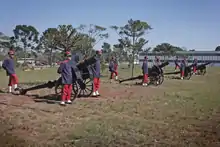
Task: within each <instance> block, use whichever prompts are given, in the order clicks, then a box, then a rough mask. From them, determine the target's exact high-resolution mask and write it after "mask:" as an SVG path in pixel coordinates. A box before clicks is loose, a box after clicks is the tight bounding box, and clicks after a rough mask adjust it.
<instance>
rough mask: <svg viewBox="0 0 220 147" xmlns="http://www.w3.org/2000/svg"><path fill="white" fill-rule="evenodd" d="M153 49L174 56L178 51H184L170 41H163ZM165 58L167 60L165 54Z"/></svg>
mask: <svg viewBox="0 0 220 147" xmlns="http://www.w3.org/2000/svg"><path fill="white" fill-rule="evenodd" d="M152 51H153V52H160V53H163V54H165V55H167V56H173V55H174V54H175V53H176V52H177V51H183V49H182V48H180V47H176V46H173V45H171V44H169V43H161V44H159V45H157V46H156V47H155V48H153V50H152ZM164 60H165V56H164Z"/></svg>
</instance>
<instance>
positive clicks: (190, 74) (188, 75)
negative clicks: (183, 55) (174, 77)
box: [184, 72, 192, 80]
mask: <svg viewBox="0 0 220 147" xmlns="http://www.w3.org/2000/svg"><path fill="white" fill-rule="evenodd" d="M191 76H192V72H189V73H188V74H187V75H186V76H185V77H184V79H186V80H189V79H190V78H191Z"/></svg>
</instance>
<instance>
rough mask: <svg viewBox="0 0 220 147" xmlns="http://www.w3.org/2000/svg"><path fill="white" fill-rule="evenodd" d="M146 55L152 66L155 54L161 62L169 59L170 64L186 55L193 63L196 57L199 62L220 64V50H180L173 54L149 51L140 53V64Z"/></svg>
mask: <svg viewBox="0 0 220 147" xmlns="http://www.w3.org/2000/svg"><path fill="white" fill-rule="evenodd" d="M146 55H147V56H148V62H149V64H150V66H152V63H153V61H154V59H155V56H158V57H159V58H160V61H161V62H164V61H168V62H169V63H170V64H169V66H174V65H175V64H174V61H175V59H176V57H177V56H178V57H179V58H180V59H181V58H182V57H186V58H187V61H188V63H192V62H193V60H194V58H197V60H198V63H199V64H201V63H205V62H208V61H211V62H212V64H210V66H220V51H178V52H176V53H175V54H174V55H172V56H170V55H169V54H166V53H154V52H148V53H147V54H146V53H140V54H139V63H140V64H142V63H143V60H144V57H145V56H146Z"/></svg>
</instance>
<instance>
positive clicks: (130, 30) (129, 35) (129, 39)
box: [111, 19, 152, 77]
mask: <svg viewBox="0 0 220 147" xmlns="http://www.w3.org/2000/svg"><path fill="white" fill-rule="evenodd" d="M111 28H112V29H114V30H115V31H116V32H117V34H118V35H119V36H120V37H121V39H122V40H123V44H124V45H125V46H126V49H127V52H128V53H129V54H130V55H131V56H130V57H131V58H132V60H131V61H132V77H133V75H134V61H135V57H136V56H137V55H138V53H139V52H140V51H141V50H142V49H143V47H144V45H145V44H147V43H148V41H147V40H145V39H144V38H143V37H144V35H145V34H146V33H147V31H148V30H151V29H152V28H151V26H150V25H149V24H148V23H147V22H144V21H141V20H133V19H130V20H128V23H127V24H126V25H124V26H122V27H118V26H111Z"/></svg>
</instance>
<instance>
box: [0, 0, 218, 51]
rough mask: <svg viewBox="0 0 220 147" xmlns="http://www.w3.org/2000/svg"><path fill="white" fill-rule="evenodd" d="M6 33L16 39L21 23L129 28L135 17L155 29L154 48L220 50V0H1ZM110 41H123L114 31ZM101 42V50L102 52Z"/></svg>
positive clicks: (1, 26) (43, 26)
mask: <svg viewBox="0 0 220 147" xmlns="http://www.w3.org/2000/svg"><path fill="white" fill-rule="evenodd" d="M0 3H1V5H0V31H1V32H3V33H5V34H7V35H12V30H13V28H14V27H15V26H16V25H17V24H27V25H33V26H35V27H36V28H37V29H38V30H39V31H40V32H42V31H44V30H45V29H46V28H48V27H56V26H58V25H59V24H72V25H73V26H78V25H79V24H97V25H101V26H104V27H107V28H108V27H109V26H111V25H124V24H126V22H127V20H128V19H130V18H133V19H140V20H142V21H147V22H148V23H149V24H150V25H151V26H152V27H153V30H151V31H150V32H149V33H148V34H147V35H146V36H145V37H146V39H148V40H149V43H148V46H150V47H154V46H155V45H157V44H160V43H163V42H169V43H171V44H173V45H177V46H180V47H186V48H188V49H196V50H214V49H215V48H216V46H218V45H220V17H219V11H218V9H219V6H220V1H219V0H130V1H128V0H80V1H78V0H0ZM108 31H109V33H110V37H109V39H107V40H105V42H108V43H111V44H114V43H116V42H117V39H118V38H119V37H118V36H117V34H115V32H114V31H112V30H111V29H109V30H108ZM101 44H102V42H100V43H99V44H98V45H97V46H96V48H100V47H101Z"/></svg>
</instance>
